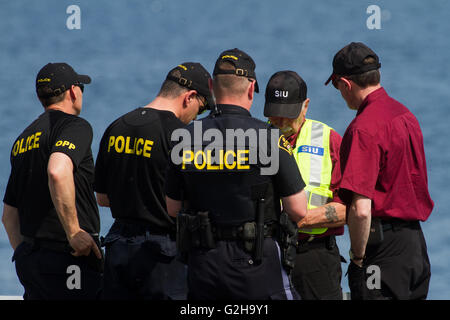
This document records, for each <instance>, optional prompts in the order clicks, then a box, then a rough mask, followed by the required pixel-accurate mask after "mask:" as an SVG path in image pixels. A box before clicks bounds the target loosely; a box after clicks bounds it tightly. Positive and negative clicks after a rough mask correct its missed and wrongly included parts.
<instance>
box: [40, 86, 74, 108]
mask: <svg viewBox="0 0 450 320" xmlns="http://www.w3.org/2000/svg"><path fill="white" fill-rule="evenodd" d="M66 92H67V91H64V92H63V93H61V94H59V95H57V96H51V97H48V96H49V95H51V94H53V89H51V88H49V87H40V88H38V89H37V95H38V98H39V101H41V103H42V105H43V106H44V108H47V107H48V106H51V105H52V104H55V103H58V102H61V101H63V100H64V97H65V95H66ZM42 97H45V98H42Z"/></svg>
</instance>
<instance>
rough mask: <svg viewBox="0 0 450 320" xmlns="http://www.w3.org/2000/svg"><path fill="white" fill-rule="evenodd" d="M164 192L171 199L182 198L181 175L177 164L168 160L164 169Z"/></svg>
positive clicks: (180, 199)
mask: <svg viewBox="0 0 450 320" xmlns="http://www.w3.org/2000/svg"><path fill="white" fill-rule="evenodd" d="M165 192H166V195H167V196H168V197H169V198H171V199H173V200H179V201H182V200H183V177H182V176H181V172H179V170H178V168H177V166H176V165H174V164H173V163H172V161H170V160H169V165H168V168H167V171H166V184H165Z"/></svg>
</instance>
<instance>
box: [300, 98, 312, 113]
mask: <svg viewBox="0 0 450 320" xmlns="http://www.w3.org/2000/svg"><path fill="white" fill-rule="evenodd" d="M309 101H310V100H309V98H307V99H306V100H305V101H303V107H302V111H301V112H302V114H303V116H306V113H307V112H308V106H309Z"/></svg>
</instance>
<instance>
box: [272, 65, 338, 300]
mask: <svg viewBox="0 0 450 320" xmlns="http://www.w3.org/2000/svg"><path fill="white" fill-rule="evenodd" d="M306 93H307V87H306V83H305V81H304V80H303V79H302V78H301V77H300V76H299V75H298V74H297V73H296V72H294V71H280V72H277V73H275V74H274V75H273V76H272V77H271V78H270V80H269V83H268V84H267V88H266V103H265V107H264V116H266V117H269V120H270V122H271V123H272V124H273V125H274V126H276V127H278V128H279V129H280V130H281V131H282V133H283V134H284V135H285V136H286V138H287V140H288V141H289V142H290V144H291V146H292V148H293V156H294V157H295V159H296V161H297V165H298V167H299V169H300V172H301V175H302V177H303V179H304V180H305V181H304V182H305V184H306V188H305V191H306V194H307V199H308V213H307V215H306V216H305V217H304V218H303V219H302V220H300V222H299V223H298V226H299V228H300V229H299V238H298V240H299V242H298V243H299V246H298V249H297V256H296V261H295V267H294V269H293V271H292V273H291V279H292V282H293V284H294V287H295V289H296V290H297V291H298V293H299V294H300V296H301V297H302V299H304V300H316V299H327V300H331V299H342V288H341V277H342V269H341V255H340V253H339V249H338V247H337V245H336V239H335V236H337V235H342V234H343V233H344V227H343V226H344V224H345V209H346V208H345V206H344V205H343V204H342V202H341V200H340V199H339V198H338V197H337V187H338V185H339V181H340V174H341V173H340V166H339V147H340V144H341V140H342V138H341V136H340V135H339V134H338V133H337V132H336V131H334V130H333V129H332V128H330V127H329V126H327V125H326V124H324V123H321V122H319V121H315V120H310V119H306V118H305V116H306V112H307V111H308V105H309V101H310V99H309V98H307V95H306ZM342 259H343V258H342ZM344 261H345V260H344Z"/></svg>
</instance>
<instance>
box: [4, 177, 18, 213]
mask: <svg viewBox="0 0 450 320" xmlns="http://www.w3.org/2000/svg"><path fill="white" fill-rule="evenodd" d="M14 184H15V183H14V177H13V175H12V174H11V175H10V176H9V180H8V185H7V187H6V191H5V196H4V197H3V202H4V203H6V204H8V205H10V206H12V207H16V208H17V206H18V204H17V199H16V194H15V192H14V190H15V186H14Z"/></svg>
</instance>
